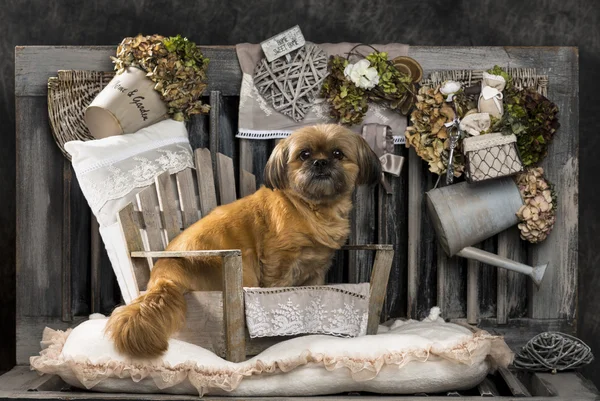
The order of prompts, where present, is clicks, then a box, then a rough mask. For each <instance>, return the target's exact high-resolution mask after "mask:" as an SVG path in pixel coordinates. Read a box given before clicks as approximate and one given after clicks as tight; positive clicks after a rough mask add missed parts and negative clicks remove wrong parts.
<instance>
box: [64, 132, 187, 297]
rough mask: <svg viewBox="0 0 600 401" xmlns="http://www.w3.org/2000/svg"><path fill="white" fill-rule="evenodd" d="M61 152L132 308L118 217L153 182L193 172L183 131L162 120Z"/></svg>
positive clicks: (78, 143)
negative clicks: (67, 156) (188, 170)
mask: <svg viewBox="0 0 600 401" xmlns="http://www.w3.org/2000/svg"><path fill="white" fill-rule="evenodd" d="M65 150H66V151H67V152H69V154H70V155H71V157H72V160H71V162H72V163H73V170H75V174H76V175H77V180H78V182H79V186H80V187H81V191H82V192H83V195H84V196H85V198H86V200H87V202H88V204H89V205H90V208H91V209H92V213H94V215H95V216H96V218H97V220H98V223H100V235H101V236H102V240H103V241H104V245H105V247H106V250H107V252H108V256H109V258H110V262H111V264H112V266H113V270H114V272H115V275H116V276H117V281H118V282H119V287H120V289H121V293H122V295H123V299H124V300H125V302H130V301H131V299H132V297H133V294H135V293H136V292H135V288H134V287H135V283H133V282H131V281H130V280H129V281H128V280H126V279H125V278H124V275H122V274H121V271H124V270H127V269H129V268H130V267H129V258H128V257H127V252H126V250H125V242H124V241H125V240H124V238H123V237H122V234H121V231H120V229H119V227H118V223H117V213H118V212H119V210H121V209H122V208H123V207H124V206H126V205H127V204H128V203H130V202H132V201H134V200H135V196H136V195H137V194H138V193H139V192H140V191H141V190H142V189H143V188H144V187H146V186H148V185H150V184H152V183H153V182H154V178H155V177H156V176H158V175H160V174H162V173H163V172H165V171H169V172H170V173H171V174H173V173H176V172H179V171H181V170H183V169H185V168H188V167H191V168H193V167H194V163H193V157H192V148H191V147H190V143H189V139H188V133H187V130H186V128H185V125H184V123H183V122H179V121H175V120H164V121H161V122H159V123H157V124H154V125H151V126H149V127H146V128H143V129H141V130H139V131H138V132H136V133H133V134H126V135H118V136H111V137H108V138H103V139H97V140H92V141H85V142H84V141H71V142H67V143H66V144H65ZM125 276H129V275H125Z"/></svg>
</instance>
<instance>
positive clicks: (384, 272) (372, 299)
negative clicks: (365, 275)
mask: <svg viewBox="0 0 600 401" xmlns="http://www.w3.org/2000/svg"><path fill="white" fill-rule="evenodd" d="M393 259H394V251H377V253H376V254H375V261H374V263H373V272H372V273H371V279H370V288H369V321H368V324H367V334H377V328H378V327H379V321H380V316H381V310H382V308H383V301H384V300H385V296H386V287H387V284H388V280H389V277H390V269H391V268H392V262H393Z"/></svg>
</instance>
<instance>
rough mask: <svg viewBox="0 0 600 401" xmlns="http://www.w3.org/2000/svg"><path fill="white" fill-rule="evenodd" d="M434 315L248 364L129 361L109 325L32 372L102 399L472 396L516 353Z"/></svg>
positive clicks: (72, 335) (70, 339)
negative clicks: (112, 395)
mask: <svg viewBox="0 0 600 401" xmlns="http://www.w3.org/2000/svg"><path fill="white" fill-rule="evenodd" d="M438 314H439V309H438V308H434V310H433V311H432V313H431V315H430V317H429V318H427V319H425V320H424V321H422V322H417V321H414V320H409V321H396V322H395V323H394V324H393V325H391V326H390V327H385V326H379V334H377V335H370V336H362V337H356V338H340V337H332V336H322V335H311V336H305V337H298V338H294V339H291V340H287V341H283V342H280V343H278V344H276V345H274V346H272V347H270V348H268V349H267V350H265V351H263V352H262V353H261V354H259V355H257V356H255V357H254V358H251V359H249V360H247V361H245V362H240V363H233V362H228V361H225V360H223V359H221V358H219V357H218V356H216V355H215V354H213V353H212V352H209V351H207V350H205V349H203V348H201V347H198V346H196V345H193V344H189V343H185V342H182V341H178V340H170V341H169V349H168V351H167V352H166V353H165V355H164V356H163V357H162V358H157V359H154V360H139V359H138V360H136V359H133V360H132V359H129V358H126V357H123V356H122V355H119V354H118V353H117V352H116V350H115V348H114V346H113V344H112V342H110V340H109V339H108V337H106V336H105V335H104V326H105V324H106V319H98V320H90V321H87V322H84V323H82V324H80V325H79V326H77V327H76V328H75V329H73V330H71V329H69V330H68V331H67V332H61V331H54V330H51V329H48V328H47V329H46V330H45V331H44V339H43V341H42V345H43V346H44V348H45V349H44V350H43V351H42V352H41V353H40V356H36V357H32V358H31V360H30V363H31V368H32V369H35V370H37V371H38V372H40V373H46V374H57V375H59V376H60V377H61V378H62V379H63V380H64V381H65V382H67V383H68V384H70V385H73V386H76V387H80V388H86V389H91V390H94V391H104V392H128V393H171V394H191V395H201V396H202V395H207V394H210V395H215V396H216V395H229V396H236V397H256V396H258V397H264V396H272V397H290V396H310V395H324V394H338V393H341V392H348V391H369V392H374V393H385V394H415V393H436V392H443V391H451V390H456V391H459V390H466V389H470V388H473V387H474V386H476V385H477V384H478V383H480V382H481V380H483V378H484V377H485V376H486V375H487V374H488V373H489V372H490V371H492V370H493V369H494V367H495V366H504V367H506V366H507V365H508V364H509V363H510V362H511V359H512V353H511V352H510V349H509V348H508V347H507V345H506V343H504V341H503V339H502V338H501V337H497V336H492V335H490V334H488V333H486V332H484V331H479V332H477V333H472V332H471V331H470V330H468V329H466V328H464V327H461V326H458V325H455V324H452V323H445V322H444V320H443V319H441V318H439V317H438Z"/></svg>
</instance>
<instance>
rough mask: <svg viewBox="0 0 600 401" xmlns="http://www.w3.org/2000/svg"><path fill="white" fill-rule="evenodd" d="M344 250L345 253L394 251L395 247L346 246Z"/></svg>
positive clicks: (379, 245)
mask: <svg viewBox="0 0 600 401" xmlns="http://www.w3.org/2000/svg"><path fill="white" fill-rule="evenodd" d="M342 250H345V251H370V250H373V251H393V250H394V246H393V245H391V244H364V245H344V246H343V247H342Z"/></svg>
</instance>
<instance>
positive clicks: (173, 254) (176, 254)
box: [131, 249, 242, 258]
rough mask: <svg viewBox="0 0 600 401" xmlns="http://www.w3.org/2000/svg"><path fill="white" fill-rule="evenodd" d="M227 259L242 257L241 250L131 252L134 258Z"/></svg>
mask: <svg viewBox="0 0 600 401" xmlns="http://www.w3.org/2000/svg"><path fill="white" fill-rule="evenodd" d="M214 256H220V257H223V258H224V257H227V256H242V251H240V250H239V249H222V250H211V251H135V252H131V257H132V258H189V257H204V258H208V257H214Z"/></svg>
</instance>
